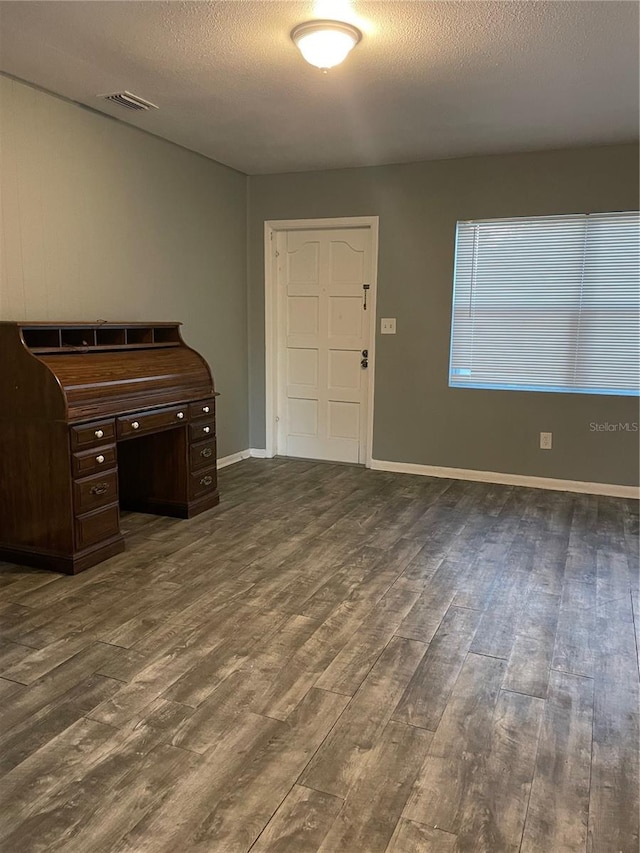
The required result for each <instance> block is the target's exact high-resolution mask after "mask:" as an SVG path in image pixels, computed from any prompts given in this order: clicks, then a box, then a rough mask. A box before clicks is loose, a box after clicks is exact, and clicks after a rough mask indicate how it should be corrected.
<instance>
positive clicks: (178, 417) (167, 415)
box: [117, 406, 189, 438]
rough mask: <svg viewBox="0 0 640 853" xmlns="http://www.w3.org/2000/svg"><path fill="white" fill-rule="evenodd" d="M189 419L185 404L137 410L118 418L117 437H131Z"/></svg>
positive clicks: (175, 424) (182, 422)
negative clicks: (133, 413) (135, 412)
mask: <svg viewBox="0 0 640 853" xmlns="http://www.w3.org/2000/svg"><path fill="white" fill-rule="evenodd" d="M188 419H189V410H188V408H187V406H172V407H171V408H170V409H156V410H155V411H154V410H151V411H148V412H138V413H137V414H135V415H126V417H123V418H118V421H117V430H118V438H131V437H132V436H134V435H141V434H143V433H145V432H156V431H157V430H159V429H165V428H166V427H172V426H177V425H179V424H184V423H186V422H187V420H188Z"/></svg>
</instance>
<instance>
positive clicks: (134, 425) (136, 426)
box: [131, 421, 140, 429]
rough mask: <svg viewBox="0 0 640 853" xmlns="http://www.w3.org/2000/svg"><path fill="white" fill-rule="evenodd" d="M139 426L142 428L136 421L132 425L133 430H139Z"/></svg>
mask: <svg viewBox="0 0 640 853" xmlns="http://www.w3.org/2000/svg"><path fill="white" fill-rule="evenodd" d="M139 426H140V424H139V423H138V421H134V422H133V423H132V424H131V429H138V428H139Z"/></svg>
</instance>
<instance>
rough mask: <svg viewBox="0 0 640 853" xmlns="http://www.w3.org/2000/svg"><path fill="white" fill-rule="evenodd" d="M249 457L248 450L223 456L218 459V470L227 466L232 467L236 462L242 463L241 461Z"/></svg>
mask: <svg viewBox="0 0 640 853" xmlns="http://www.w3.org/2000/svg"><path fill="white" fill-rule="evenodd" d="M250 455H251V452H250V451H249V450H240V451H239V452H238V453H231V454H230V455H229V456H223V457H221V458H220V459H218V469H220V468H226V467H227V465H234V464H235V463H236V462H242V460H243V459H248V458H249V456H250Z"/></svg>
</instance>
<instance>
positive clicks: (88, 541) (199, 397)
mask: <svg viewBox="0 0 640 853" xmlns="http://www.w3.org/2000/svg"><path fill="white" fill-rule="evenodd" d="M215 397H216V392H215V388H214V383H213V377H212V375H211V371H210V370H209V367H208V365H207V363H206V362H205V360H204V359H203V358H202V356H201V355H199V354H198V353H197V352H195V350H193V349H191V348H190V347H188V346H186V344H185V343H184V342H183V340H182V337H181V335H180V324H179V323H144V324H143V323H93V324H92V323H73V324H71V323H70V324H66V323H65V324H62V323H16V322H0V560H6V561H9V562H16V563H21V564H25V565H30V566H39V567H43V568H48V569H54V570H55V571H60V572H66V573H68V574H75V573H76V572H80V571H83V570H84V569H86V568H88V567H89V566H93V565H95V564H96V563H99V562H100V561H102V560H105V559H107V557H110V556H112V555H114V554H117V553H118V552H120V551H122V550H123V549H124V540H123V537H122V534H121V533H120V512H119V510H120V508H122V509H126V510H136V511H139V512H150V513H155V514H158V515H170V516H177V517H179V518H190V517H191V516H193V515H196V514H197V513H199V512H202V511H203V510H206V509H209V508H210V507H212V506H215V505H216V504H217V503H218V501H219V497H218V489H217V476H216V420H215Z"/></svg>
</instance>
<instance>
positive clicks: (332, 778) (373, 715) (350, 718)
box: [300, 637, 426, 797]
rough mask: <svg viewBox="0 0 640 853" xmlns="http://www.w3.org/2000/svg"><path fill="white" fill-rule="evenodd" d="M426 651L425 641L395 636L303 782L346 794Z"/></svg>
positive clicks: (338, 794) (316, 757) (303, 775)
mask: <svg viewBox="0 0 640 853" xmlns="http://www.w3.org/2000/svg"><path fill="white" fill-rule="evenodd" d="M425 651H426V646H425V645H424V643H418V642H415V641H413V640H405V639H404V638H401V637H393V638H392V640H391V641H390V643H389V645H388V646H387V647H386V648H385V650H384V651H383V653H382V654H381V655H380V658H379V659H378V661H377V663H376V664H375V666H374V667H373V669H372V670H371V672H370V673H369V675H368V676H367V677H366V679H365V680H364V682H363V683H362V686H361V687H360V689H359V690H358V692H357V693H356V695H355V696H354V697H353V700H352V701H351V702H350V703H349V707H348V708H347V710H346V711H345V713H344V714H343V715H342V717H341V718H340V721H339V723H338V724H337V726H336V727H335V729H334V730H333V731H332V732H331V734H330V735H329V737H328V738H327V740H326V741H325V742H324V743H323V744H322V746H321V747H320V749H319V750H318V752H317V753H316V755H315V756H314V757H313V759H312V760H311V762H310V763H309V765H308V767H307V768H306V770H305V771H304V773H303V774H302V776H301V777H300V782H301V784H303V785H306V786H307V787H309V788H314V789H315V790H317V791H324V792H325V793H326V794H333V795H334V796H336V797H345V796H346V795H347V792H348V790H349V788H350V787H351V785H352V784H353V782H354V781H355V779H356V778H357V777H358V775H359V774H360V771H361V769H362V765H363V762H364V760H365V758H366V756H367V754H368V753H370V752H371V751H372V750H373V749H374V748H375V746H376V744H377V742H378V738H379V737H380V736H381V734H382V731H383V730H384V728H385V726H386V724H387V722H388V721H389V720H390V718H391V715H392V713H393V711H394V708H395V707H396V705H397V703H398V700H399V699H400V697H401V696H402V694H403V692H404V690H405V688H406V686H407V684H408V683H409V681H410V680H411V677H412V675H413V673H414V672H415V670H416V667H417V666H418V664H419V662H420V659H421V658H422V657H423V655H424V653H425Z"/></svg>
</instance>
